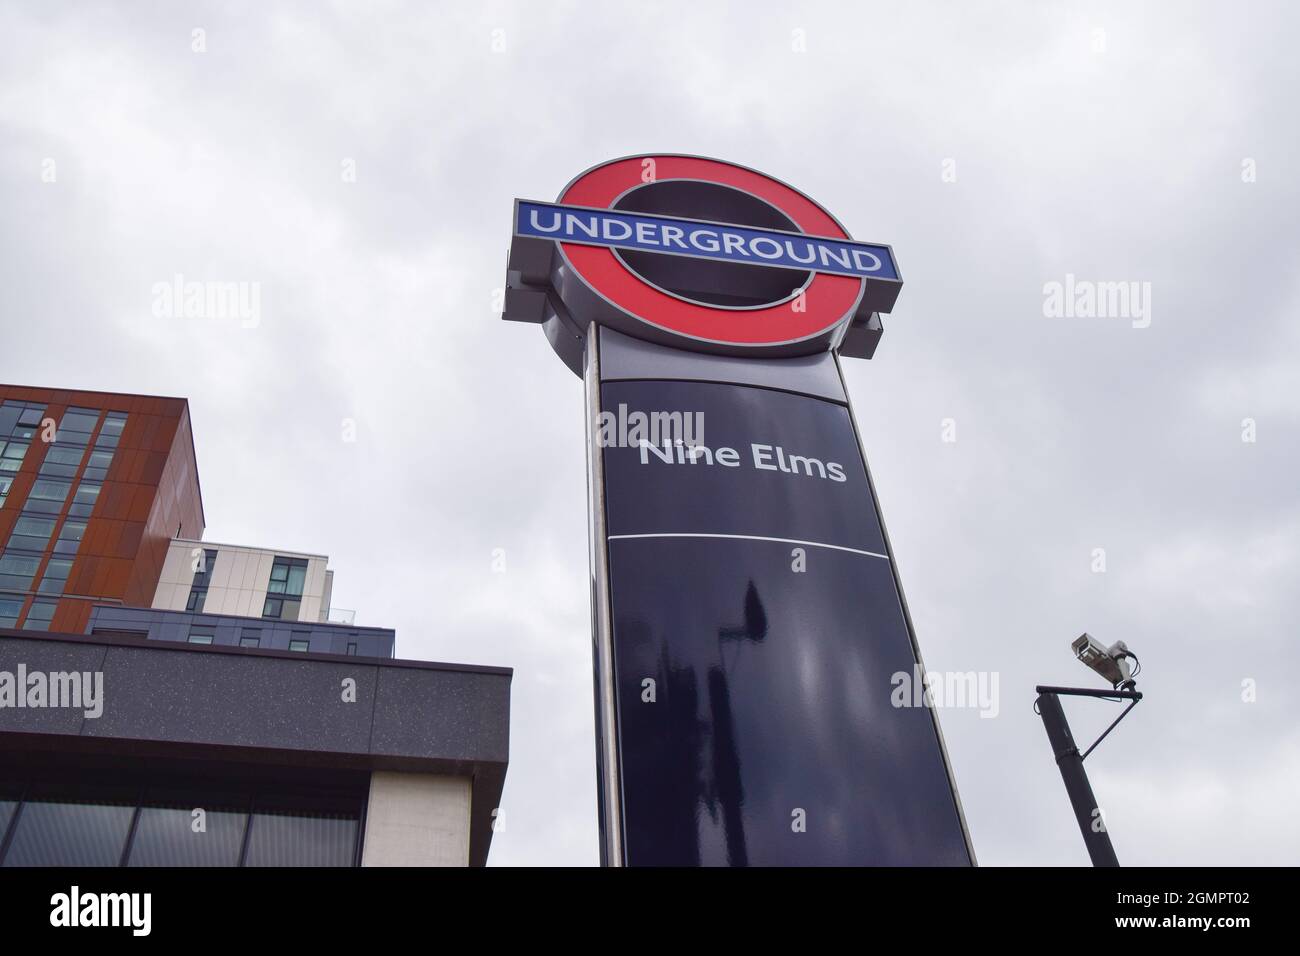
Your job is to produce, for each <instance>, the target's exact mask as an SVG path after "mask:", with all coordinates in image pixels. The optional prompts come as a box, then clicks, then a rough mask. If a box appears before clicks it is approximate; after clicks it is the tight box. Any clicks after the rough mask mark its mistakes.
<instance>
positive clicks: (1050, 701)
mask: <svg viewBox="0 0 1300 956" xmlns="http://www.w3.org/2000/svg"><path fill="white" fill-rule="evenodd" d="M1038 713H1039V716H1041V717H1042V718H1043V727H1045V728H1046V729H1047V739H1048V741H1049V742H1050V743H1051V745H1052V754H1053V755H1054V756H1055V757H1056V766H1057V767H1058V768H1060V771H1061V779H1062V780H1063V781H1065V792H1066V793H1068V794H1069V795H1070V804H1071V805H1072V806H1073V807H1074V816H1075V818H1076V819H1077V820H1078V821H1079V832H1080V833H1082V834H1083V842H1084V843H1085V844H1086V845H1087V847H1088V856H1090V857H1091V858H1092V865H1093V866H1119V860H1118V858H1116V856H1115V848H1114V847H1113V846H1111V843H1110V834H1109V833H1107V832H1106V829H1105V824H1104V822H1102V823H1101V824H1099V825H1097V824H1095V821H1097V820H1100V813H1099V811H1098V808H1097V798H1096V797H1094V796H1093V794H1092V785H1091V784H1089V783H1088V775H1087V773H1085V772H1084V769H1083V757H1081V756H1080V755H1079V748H1078V747H1076V746H1075V744H1074V737H1073V735H1071V733H1070V725H1069V724H1068V723H1067V722H1066V720H1065V711H1064V710H1063V709H1062V708H1061V698H1060V697H1058V696H1057V695H1056V694H1051V693H1047V694H1040V695H1039V697H1038Z"/></svg>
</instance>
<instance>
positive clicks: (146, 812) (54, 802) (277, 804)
mask: <svg viewBox="0 0 1300 956" xmlns="http://www.w3.org/2000/svg"><path fill="white" fill-rule="evenodd" d="M259 773H262V774H264V771H259ZM0 774H3V775H4V776H6V777H8V779H7V780H6V782H5V783H4V785H3V787H0V866H4V867H21V866H96V867H99V866H105V867H112V866H132V867H148V866H355V865H357V862H358V860H359V853H360V846H359V842H360V829H361V810H362V807H363V806H364V803H365V793H366V791H365V785H364V778H363V777H356V776H355V775H351V776H348V775H340V779H339V780H320V779H317V780H315V781H308V780H299V779H291V778H289V777H285V778H281V779H265V777H264V776H260V777H258V778H256V779H254V778H253V777H249V778H248V779H245V780H243V781H241V779H240V778H241V775H242V774H241V771H240V770H239V769H236V770H234V771H233V772H232V771H230V770H228V769H223V770H221V771H220V773H219V774H214V775H212V776H211V777H208V778H206V779H203V780H201V781H199V780H195V779H194V778H193V777H192V776H190V775H188V774H180V773H173V772H171V771H169V770H168V769H166V767H158V766H154V767H150V768H148V769H146V768H144V767H143V766H129V767H116V768H112V769H105V770H98V769H96V770H89V771H81V770H74V769H71V768H68V767H63V768H62V769H60V770H57V771H55V772H53V773H50V772H42V771H38V772H35V773H32V772H25V771H23V770H18V769H16V768H12V767H6V766H5V761H4V759H3V755H0ZM344 778H346V779H344Z"/></svg>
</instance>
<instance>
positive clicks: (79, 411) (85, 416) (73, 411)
mask: <svg viewBox="0 0 1300 956" xmlns="http://www.w3.org/2000/svg"><path fill="white" fill-rule="evenodd" d="M98 421H99V412H98V411H96V410H95V409H93V408H69V409H68V410H67V411H66V412H64V413H63V420H62V421H60V422H59V428H58V432H57V433H56V436H55V437H56V440H57V441H62V440H63V433H64V432H71V433H72V434H74V435H84V436H89V435H90V433H91V432H93V431H94V430H95V425H96V423H97V422H98Z"/></svg>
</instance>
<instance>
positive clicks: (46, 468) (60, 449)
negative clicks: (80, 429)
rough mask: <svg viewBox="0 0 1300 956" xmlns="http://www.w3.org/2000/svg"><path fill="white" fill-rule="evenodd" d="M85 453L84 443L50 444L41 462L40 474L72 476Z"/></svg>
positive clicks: (62, 476)
mask: <svg viewBox="0 0 1300 956" xmlns="http://www.w3.org/2000/svg"><path fill="white" fill-rule="evenodd" d="M85 453H86V448H85V446H84V445H63V444H57V445H51V446H50V447H49V449H48V450H47V451H46V452H45V460H44V461H43V462H41V474H42V475H51V476H54V477H58V478H72V477H74V476H75V475H76V474H77V468H78V467H80V465H81V457H82V455H84V454H85Z"/></svg>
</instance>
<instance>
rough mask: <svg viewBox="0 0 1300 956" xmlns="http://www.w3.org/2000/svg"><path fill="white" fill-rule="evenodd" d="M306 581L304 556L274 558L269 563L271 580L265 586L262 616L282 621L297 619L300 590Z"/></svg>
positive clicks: (305, 560) (300, 600) (300, 601)
mask: <svg viewBox="0 0 1300 956" xmlns="http://www.w3.org/2000/svg"><path fill="white" fill-rule="evenodd" d="M306 583H307V559H306V558H276V559H275V563H274V564H272V565H271V580H270V581H269V582H268V583H267V586H266V604H265V605H264V606H263V607H262V617H269V618H275V619H278V620H282V621H296V620H298V610H299V607H300V606H301V604H302V590H303V586H304V585H305V584H306Z"/></svg>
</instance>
